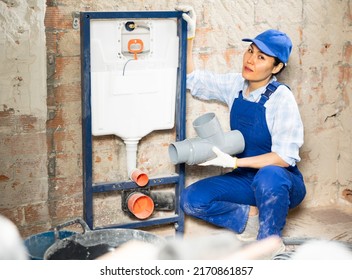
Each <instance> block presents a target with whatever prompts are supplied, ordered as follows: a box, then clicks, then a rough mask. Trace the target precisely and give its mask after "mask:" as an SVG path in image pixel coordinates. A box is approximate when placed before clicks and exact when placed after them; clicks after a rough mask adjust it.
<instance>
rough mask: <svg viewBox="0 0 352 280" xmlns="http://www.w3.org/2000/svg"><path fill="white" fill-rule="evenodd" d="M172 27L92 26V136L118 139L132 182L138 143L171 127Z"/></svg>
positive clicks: (118, 22)
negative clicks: (153, 133) (150, 134)
mask: <svg viewBox="0 0 352 280" xmlns="http://www.w3.org/2000/svg"><path fill="white" fill-rule="evenodd" d="M176 28H177V25H176V21H175V20H172V19H163V20H147V19H136V20H127V19H114V20H101V21H93V22H91V57H92V61H91V81H92V95H91V100H92V133H93V135H95V136H100V135H109V134H114V135H117V136H119V137H120V138H122V140H123V141H124V143H125V145H126V156H127V173H128V174H129V177H130V178H131V179H132V176H131V173H132V171H133V170H134V169H136V158H137V145H138V143H139V141H140V139H141V138H142V137H144V136H145V135H147V134H149V133H150V132H152V131H154V130H162V129H170V128H172V127H173V126H174V116H175V99H176V98H175V93H176V80H177V67H178V40H179V38H178V36H177V32H176ZM116 120H121V121H116Z"/></svg>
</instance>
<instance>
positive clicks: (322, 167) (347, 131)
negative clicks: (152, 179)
mask: <svg viewBox="0 0 352 280" xmlns="http://www.w3.org/2000/svg"><path fill="white" fill-rule="evenodd" d="M43 1H44V0H43ZM10 2H11V3H14V4H13V5H10V4H9V3H10ZM28 2H29V4H27V3H26V4H23V3H22V1H0V8H1V14H6V15H8V18H9V20H8V22H7V23H6V24H7V26H8V27H9V26H11V27H12V29H13V30H12V31H11V32H12V33H10V31H7V33H10V34H12V37H13V38H14V40H12V41H11V42H10V41H9V40H8V39H6V38H5V37H4V36H3V35H0V36H3V37H0V48H3V49H4V50H5V51H6V53H7V54H8V53H11V56H9V55H6V56H1V53H2V52H1V51H0V59H2V60H3V62H6V63H1V64H0V90H1V96H2V97H1V98H0V101H1V103H0V106H1V107H0V143H1V150H0V164H1V167H0V189H1V197H0V213H2V214H5V215H6V216H8V217H10V218H11V219H12V220H14V221H15V222H16V224H17V225H18V226H19V227H20V229H21V232H22V234H23V235H28V234H32V233H35V232H38V231H42V230H46V229H49V228H50V227H51V226H52V225H55V224H57V223H60V222H62V221H66V220H68V219H71V218H73V217H75V216H81V215H82V211H83V204H82V178H81V176H82V159H81V158H82V151H81V142H82V137H81V102H80V100H81V90H80V47H79V44H80V37H79V36H80V35H79V29H75V28H74V27H73V18H74V15H75V12H79V11H122V10H173V9H174V7H175V6H176V4H177V3H178V2H179V1H171V0H170V1H154V0H144V1H140V0H134V1H131V0H120V1H113V0H99V1H90V0H86V1H74V0H47V1H46V12H45V14H44V10H43V6H44V4H42V5H40V4H38V5H34V4H33V3H32V2H33V1H28ZM34 2H35V1H34ZM186 2H188V3H192V5H193V6H194V7H195V9H196V12H197V16H198V17H197V36H196V40H195V48H194V55H195V61H196V64H197V67H199V68H203V69H208V70H214V71H218V72H227V71H231V70H235V71H238V70H239V69H240V67H241V61H242V53H243V50H244V48H246V46H247V45H246V44H244V43H243V42H241V38H243V37H251V36H255V35H256V34H258V33H259V32H261V31H262V30H265V29H267V28H279V29H281V30H283V31H285V32H286V33H288V34H289V36H290V37H291V38H292V40H293V44H294V46H293V53H292V56H291V59H290V62H289V65H288V67H287V68H286V70H285V72H284V73H283V75H282V76H281V80H282V81H283V82H286V83H287V84H288V85H290V87H291V89H292V90H293V92H294V93H295V96H296V99H297V101H298V104H299V107H300V110H301V114H302V118H303V122H304V124H305V144H304V146H303V148H302V150H301V157H302V162H301V163H299V165H300V168H301V170H302V172H303V174H304V176H305V179H306V183H307V188H308V195H307V198H306V200H305V201H304V203H303V205H302V206H303V208H309V207H313V206H318V205H326V204H333V203H339V204H345V205H347V206H350V204H348V202H346V201H345V200H344V199H343V196H342V194H341V193H342V191H343V190H344V189H345V188H349V187H350V183H351V175H350V170H351V168H352V161H351V159H350V158H351V155H350V151H351V150H352V147H351V143H352V141H351V140H352V139H351V136H352V133H351V125H350V120H351V113H352V112H351V110H352V109H351V107H350V99H351V54H352V47H351V41H350V37H351V32H352V30H351V26H352V24H351V22H352V14H351V11H352V4H351V1H348V0H340V1H336V0H310V1H298V2H297V1H293V0H292V1H275V0H270V1H264V0H257V1H246V0H236V1H235V0H233V1H229V0H206V1H200V0H195V1H186ZM33 11H34V12H33ZM26 12H27V13H28V12H31V13H34V14H35V15H37V17H38V20H37V22H39V25H41V24H43V25H45V36H46V38H45V39H44V38H41V40H36V41H35V40H34V41H30V44H33V46H34V47H35V46H36V45H35V42H41V43H42V44H43V46H44V47H46V50H45V52H46V54H45V56H46V59H47V65H46V67H45V64H40V63H39V64H37V65H36V68H34V69H33V68H32V70H30V71H29V70H28V69H29V67H30V66H29V65H31V63H32V62H31V60H30V59H29V58H28V59H27V60H19V59H18V57H19V54H22V53H23V50H27V49H26V48H28V45H25V44H26V43H25V42H26V41H25V40H24V38H25V37H24V36H25V35H26V32H24V33H23V32H22V30H23V28H20V27H21V26H22V27H23V26H25V27H26V28H24V30H30V31H31V34H40V31H38V24H36V23H35V21H34V20H33V21H29V22H27V23H26V22H25V21H24V18H25V16H24V15H25V13H26ZM44 15H45V21H44V20H42V21H41V18H40V16H41V17H44ZM17 17H18V18H19V19H21V20H22V21H24V23H23V22H21V20H19V19H17ZM16 19H17V21H16ZM11 20H13V22H11ZM6 24H5V23H4V25H0V26H6ZM16 28H17V29H16ZM20 32H22V33H20ZM13 34H16V36H15V35H13ZM19 34H24V35H22V37H21V35H19ZM12 37H11V38H12ZM16 39H17V40H16ZM33 46H32V45H31V49H33ZM10 48H12V49H14V50H12V51H11V52H10ZM0 50H1V49H0ZM28 57H31V58H32V59H34V60H35V61H38V60H39V61H40V59H39V58H38V57H35V58H33V56H28ZM20 62H21V64H20ZM4 65H7V66H6V67H5V66H4ZM42 68H45V72H43V70H42ZM33 71H37V72H38V73H35V72H33ZM23 72H24V73H23ZM4 73H6V75H5V74H4ZM29 73H30V74H31V75H29ZM36 74H37V75H36ZM43 75H44V79H43ZM46 75H47V77H46ZM33 77H34V78H36V79H37V80H38V79H39V83H40V84H42V83H43V80H44V82H45V81H46V83H47V88H45V95H46V97H47V99H46V101H45V100H44V102H43V100H41V101H37V102H36V103H35V104H36V105H38V106H37V107H38V108H37V109H36V110H32V111H30V110H25V109H23V108H27V107H29V105H28V106H23V101H24V100H27V99H28V96H30V97H31V98H34V97H36V96H37V95H38V90H37V88H35V87H33V86H30V81H33V79H32V78H33ZM46 78H47V79H46ZM37 80H36V81H37ZM40 89H41V88H40ZM18 92H20V93H26V94H27V97H26V98H27V99H20V98H19V97H18V96H19V95H18ZM4 93H5V94H6V98H4V96H5V95H4ZM40 94H42V91H39V95H40ZM23 96H24V95H23ZM14 99H15V100H17V102H16V103H13V102H12V101H11V100H14ZM20 101H21V102H22V103H21V102H20ZM27 103H28V104H29V102H27ZM209 111H214V112H215V113H216V114H217V116H218V117H219V119H220V121H221V123H222V125H223V128H224V130H227V129H228V110H227V108H225V107H224V106H223V105H221V104H218V103H205V102H199V101H198V100H195V99H193V98H191V97H190V96H189V95H188V96H187V135H188V137H194V136H195V132H194V130H193V127H192V121H193V120H194V119H195V118H196V117H198V116H199V115H201V114H203V113H205V112H209ZM172 139H173V131H166V132H153V133H152V134H150V135H148V136H147V137H145V138H143V139H142V141H141V142H140V144H139V151H138V160H139V162H138V164H139V166H141V168H142V169H144V170H145V171H147V172H149V173H150V174H151V175H155V174H160V173H162V172H164V173H165V172H169V171H173V166H172V165H171V164H170V163H169V161H168V156H167V147H168V143H169V142H170V141H172ZM155 151H158V153H155ZM125 157H126V156H125V151H124V144H123V142H122V141H121V140H120V139H118V138H117V137H113V136H105V137H99V138H95V139H94V155H93V162H94V168H95V173H94V179H96V180H105V181H109V180H119V179H123V178H124V176H125V173H124V171H125V168H126V166H125ZM219 172H221V170H220V169H216V168H215V169H214V168H209V169H204V168H199V167H196V166H189V167H187V181H186V183H187V185H188V184H190V183H191V182H193V181H195V180H198V179H199V178H201V177H204V176H208V175H211V174H217V173H219ZM119 205H120V202H119V198H118V197H116V196H114V195H113V196H111V197H107V196H105V195H101V196H99V197H98V198H97V202H96V203H95V207H96V208H97V209H98V210H99V211H97V216H98V223H106V222H110V221H116V220H120V219H125V217H124V213H122V212H121V210H120V209H118V206H119Z"/></svg>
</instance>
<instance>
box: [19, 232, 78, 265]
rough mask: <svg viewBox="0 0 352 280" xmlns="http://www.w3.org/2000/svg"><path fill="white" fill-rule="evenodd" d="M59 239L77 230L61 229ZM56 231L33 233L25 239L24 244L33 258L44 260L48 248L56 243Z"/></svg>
mask: <svg viewBox="0 0 352 280" xmlns="http://www.w3.org/2000/svg"><path fill="white" fill-rule="evenodd" d="M58 233H59V239H64V238H66V237H70V236H72V235H74V234H76V232H74V231H67V230H63V231H59V232H58ZM56 240H58V239H55V232H54V231H46V232H42V233H39V234H35V235H31V236H29V237H28V238H27V239H25V240H24V244H25V246H26V247H27V250H28V254H29V257H30V259H31V260H43V259H44V254H45V252H46V250H47V249H48V248H49V247H50V246H51V245H52V244H54V243H55V241H56Z"/></svg>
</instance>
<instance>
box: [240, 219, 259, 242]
mask: <svg viewBox="0 0 352 280" xmlns="http://www.w3.org/2000/svg"><path fill="white" fill-rule="evenodd" d="M258 230H259V215H255V216H249V217H248V220H247V224H246V227H245V228H244V231H243V232H242V233H241V234H237V235H236V236H237V238H238V239H239V240H241V241H245V242H249V241H255V240H257V235H258Z"/></svg>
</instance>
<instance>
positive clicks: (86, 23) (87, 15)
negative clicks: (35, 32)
mask: <svg viewBox="0 0 352 280" xmlns="http://www.w3.org/2000/svg"><path fill="white" fill-rule="evenodd" d="M116 18H126V19H132V18H133V19H135V18H147V19H150V18H175V19H176V20H177V32H178V35H179V37H180V44H179V66H178V73H177V93H176V108H175V111H176V116H175V125H176V141H182V140H184V139H185V136H186V49H187V23H186V22H185V21H184V20H182V12H180V11H136V12H81V13H80V26H81V29H80V32H81V79H82V82H81V87H82V88H81V91H82V138H83V139H82V145H83V147H82V149H83V151H82V154H83V212H84V213H83V214H84V220H85V221H86V223H87V224H88V226H89V227H90V228H91V229H101V228H143V227H150V226H157V225H162V224H174V225H175V230H176V233H178V234H182V233H183V232H184V213H183V211H182V210H181V209H180V203H179V199H180V194H181V191H182V189H183V188H184V187H185V165H184V164H179V165H177V166H176V174H173V175H170V176H166V177H158V178H150V180H149V183H148V185H147V186H146V187H151V188H152V187H155V186H161V185H168V184H169V185H170V184H174V185H175V213H174V214H173V215H170V216H168V217H162V218H151V219H147V220H141V221H133V222H131V223H122V224H112V225H106V226H103V227H99V228H94V214H93V195H94V193H102V192H109V191H123V190H131V189H135V188H138V186H137V184H136V183H134V182H132V181H123V182H113V183H94V182H93V162H92V148H93V140H92V126H91V71H90V21H91V20H92V19H116Z"/></svg>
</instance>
